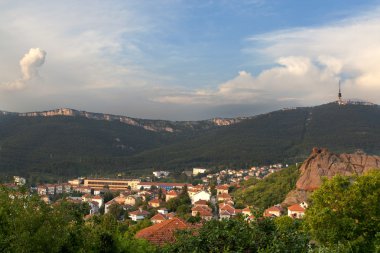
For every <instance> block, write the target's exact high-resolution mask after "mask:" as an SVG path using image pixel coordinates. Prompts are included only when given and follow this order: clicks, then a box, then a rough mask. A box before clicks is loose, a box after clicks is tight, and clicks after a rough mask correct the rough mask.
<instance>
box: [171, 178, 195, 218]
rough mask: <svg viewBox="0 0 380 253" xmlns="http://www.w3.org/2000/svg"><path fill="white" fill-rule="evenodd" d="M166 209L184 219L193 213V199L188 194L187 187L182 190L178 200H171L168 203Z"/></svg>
mask: <svg viewBox="0 0 380 253" xmlns="http://www.w3.org/2000/svg"><path fill="white" fill-rule="evenodd" d="M166 208H167V209H169V211H170V212H176V213H177V215H178V216H180V217H184V216H185V215H186V214H188V213H190V211H191V199H190V196H189V193H188V192H187V186H186V185H185V186H184V187H183V188H182V191H181V193H180V194H179V195H178V197H176V198H172V199H169V200H168V201H167V202H166Z"/></svg>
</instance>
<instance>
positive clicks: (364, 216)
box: [305, 170, 380, 252]
mask: <svg viewBox="0 0 380 253" xmlns="http://www.w3.org/2000/svg"><path fill="white" fill-rule="evenodd" d="M311 200H312V201H311V206H310V207H309V208H308V209H307V211H306V220H305V221H306V224H307V227H308V229H309V231H310V234H311V236H312V237H313V238H314V239H316V240H317V241H318V242H319V243H320V244H321V245H322V246H326V247H331V246H334V247H335V245H336V243H338V242H339V243H341V244H342V245H343V246H345V247H349V248H352V249H356V250H357V249H360V250H361V251H362V252H374V250H375V248H376V247H377V248H378V247H379V240H378V232H379V231H380V205H379V203H380V171H379V170H374V171H371V172H370V173H367V174H365V175H363V176H350V177H348V176H346V177H345V176H335V177H334V178H333V179H332V180H326V181H325V182H324V183H323V185H322V186H321V187H320V188H319V189H318V190H316V191H315V192H314V193H313V195H312V199H311Z"/></svg>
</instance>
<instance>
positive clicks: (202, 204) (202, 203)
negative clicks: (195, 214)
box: [194, 199, 207, 206]
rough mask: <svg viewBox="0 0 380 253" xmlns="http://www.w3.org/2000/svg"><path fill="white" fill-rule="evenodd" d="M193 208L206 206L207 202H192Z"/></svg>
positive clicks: (201, 200)
mask: <svg viewBox="0 0 380 253" xmlns="http://www.w3.org/2000/svg"><path fill="white" fill-rule="evenodd" d="M194 206H207V201H206V200H203V199H200V200H198V201H196V202H194Z"/></svg>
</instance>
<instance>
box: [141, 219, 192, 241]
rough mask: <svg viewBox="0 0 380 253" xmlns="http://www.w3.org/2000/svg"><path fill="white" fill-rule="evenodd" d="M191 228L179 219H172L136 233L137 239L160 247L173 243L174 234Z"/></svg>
mask: <svg viewBox="0 0 380 253" xmlns="http://www.w3.org/2000/svg"><path fill="white" fill-rule="evenodd" d="M189 228H191V225H190V224H188V223H187V222H185V221H184V220H182V219H180V218H173V219H171V220H166V221H163V222H161V223H157V224H154V225H153V226H150V227H147V228H144V229H142V230H140V231H139V232H137V233H136V237H137V238H141V239H145V240H148V241H149V242H150V243H152V244H155V245H158V246H162V245H164V244H167V243H173V242H174V241H175V232H176V231H177V230H184V229H189Z"/></svg>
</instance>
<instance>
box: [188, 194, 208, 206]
mask: <svg viewBox="0 0 380 253" xmlns="http://www.w3.org/2000/svg"><path fill="white" fill-rule="evenodd" d="M210 199H211V194H210V193H209V192H206V191H199V192H198V193H196V194H194V195H193V196H192V197H191V203H192V204H194V203H195V202H197V201H198V200H206V201H210Z"/></svg>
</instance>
